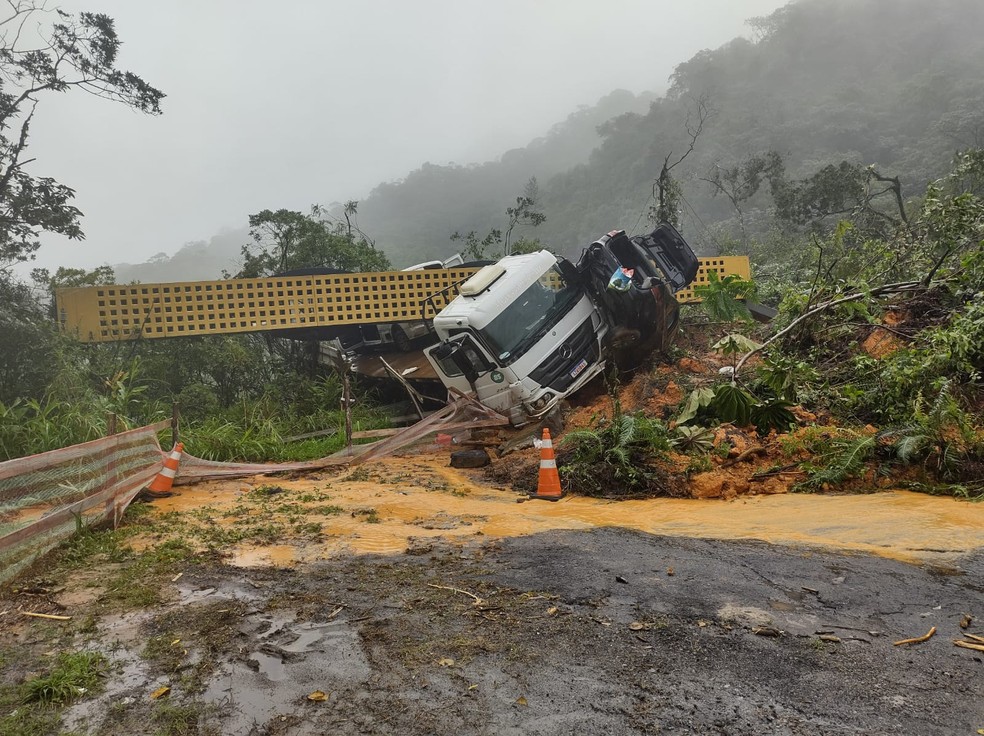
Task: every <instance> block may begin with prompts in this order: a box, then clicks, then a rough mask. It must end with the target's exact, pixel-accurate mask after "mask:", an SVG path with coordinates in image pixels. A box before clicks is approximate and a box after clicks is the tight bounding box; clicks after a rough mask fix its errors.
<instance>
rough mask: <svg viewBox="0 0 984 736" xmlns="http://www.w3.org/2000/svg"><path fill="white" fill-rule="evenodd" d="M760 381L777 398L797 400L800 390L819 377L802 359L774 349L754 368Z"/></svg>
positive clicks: (814, 369)
mask: <svg viewBox="0 0 984 736" xmlns="http://www.w3.org/2000/svg"><path fill="white" fill-rule="evenodd" d="M756 372H757V373H758V376H759V379H760V380H761V381H762V383H763V384H764V385H765V386H766V387H767V388H768V389H769V390H770V391H771V392H772V393H773V394H775V396H776V397H777V398H779V399H782V400H783V401H788V402H790V403H792V402H795V401H797V399H798V396H799V393H800V391H801V390H802V388H803V387H804V386H807V385H809V384H811V383H813V382H815V381H817V380H818V379H819V377H820V374H819V373H818V372H817V370H816V368H814V367H813V366H812V365H810V364H809V363H807V362H806V361H804V360H798V359H796V358H795V357H793V356H790V355H785V354H783V353H780V352H778V351H774V352H771V353H769V354H768V355H766V357H765V359H764V360H763V361H762V364H761V365H760V366H759V367H758V368H757V369H756Z"/></svg>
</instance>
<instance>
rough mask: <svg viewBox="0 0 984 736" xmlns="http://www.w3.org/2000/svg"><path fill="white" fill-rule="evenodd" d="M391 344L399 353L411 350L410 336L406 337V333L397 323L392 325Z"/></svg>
mask: <svg viewBox="0 0 984 736" xmlns="http://www.w3.org/2000/svg"><path fill="white" fill-rule="evenodd" d="M393 344H394V345H395V346H396V349H397V350H399V351H400V352H401V353H409V352H410V351H411V350H413V344H412V343H411V342H410V338H409V337H407V333H406V332H404V330H403V328H402V327H400V326H399V325H393Z"/></svg>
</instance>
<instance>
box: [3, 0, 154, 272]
mask: <svg viewBox="0 0 984 736" xmlns="http://www.w3.org/2000/svg"><path fill="white" fill-rule="evenodd" d="M10 5H11V7H10V8H9V9H8V11H7V13H6V14H5V18H4V20H3V21H0V28H2V29H3V33H2V34H0V76H2V78H3V80H4V84H3V87H2V88H0V170H2V171H3V172H4V173H3V175H2V176H0V271H2V270H4V269H5V268H6V267H7V266H9V265H10V264H11V263H14V262H17V261H26V260H30V259H32V258H33V257H34V253H35V251H37V249H38V248H39V247H40V241H39V237H40V234H41V233H42V232H49V233H57V234H60V235H63V236H65V237H67V238H70V239H73V240H81V239H82V238H83V234H82V228H81V225H80V222H79V220H80V218H81V216H82V213H81V212H80V211H79V209H78V208H77V207H75V206H74V205H72V204H71V202H72V199H73V198H74V195H75V192H74V191H73V190H72V189H71V188H70V187H67V186H64V185H63V184H59V183H58V182H56V181H55V180H54V179H51V178H49V177H43V176H41V177H39V176H34V175H32V174H30V173H28V169H29V168H30V167H27V166H25V165H26V164H28V163H30V162H31V161H33V158H28V155H27V144H28V140H29V130H30V126H31V121H32V119H33V117H34V113H35V110H36V107H37V105H38V103H39V102H40V101H41V100H42V99H43V98H44V97H45V96H48V95H55V94H59V93H64V92H68V91H71V90H82V91H85V92H89V93H90V94H93V95H95V96H97V97H102V98H105V99H110V100H114V101H116V102H121V103H123V104H124V105H126V106H127V107H130V108H133V109H135V110H140V111H142V112H146V113H151V114H159V113H160V102H161V100H162V99H163V97H164V94H163V93H162V92H161V91H160V90H158V89H155V88H154V87H152V86H150V85H149V84H147V83H146V82H145V81H144V80H142V79H141V78H140V77H138V76H137V75H136V74H133V73H132V72H124V71H122V70H120V69H118V68H117V67H116V62H117V56H118V52H119V47H120V40H119V38H118V37H117V35H116V29H115V27H114V24H113V20H112V19H111V18H109V17H108V16H106V15H101V14H95V13H80V14H78V15H73V14H70V13H66V12H63V11H60V10H59V11H51V10H48V9H47V8H45V7H44V5H43V4H42V3H34V2H15V3H11V4H10ZM25 28H31V29H32V31H34V33H32V34H30V36H29V34H28V33H22V32H21V31H22V30H23V29H25ZM38 36H40V38H38Z"/></svg>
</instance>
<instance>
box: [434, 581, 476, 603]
mask: <svg viewBox="0 0 984 736" xmlns="http://www.w3.org/2000/svg"><path fill="white" fill-rule="evenodd" d="M427 587H428V588H437V589H438V590H450V591H451V592H452V593H461V594H462V595H467V596H468V597H469V598H472V599H474V601H475V602H474V603H473V604H472V605H475V606H480V605H482V604H483V603H485V600H484V599H482V598H479V597H478V596H477V595H475V594H474V593H469V592H468V591H467V590H462V589H461V588H451V587H448V586H447V585H434V584H433V583H427Z"/></svg>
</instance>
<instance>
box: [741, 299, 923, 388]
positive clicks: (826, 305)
mask: <svg viewBox="0 0 984 736" xmlns="http://www.w3.org/2000/svg"><path fill="white" fill-rule="evenodd" d="M923 288H926V285H925V284H924V283H923V282H921V281H899V282H897V283H894V284H885V285H884V286H879V287H876V288H874V289H872V290H871V291H869V292H858V293H856V294H849V295H847V296H843V297H839V298H837V299H831V300H829V301H826V302H821V303H820V304H817V305H816V306H815V307H813V308H812V309H808V310H807V311H805V312H803V314H801V315H800V316H799V317H797V318H796V319H794V320H793V321H792V322H790V323H789V324H788V325H787V326H786V327H785V328H783V329H781V330H779V332H777V333H776V334H774V335H773V336H772V337H770V338H769V339H768V340H766V341H765V342H763V343H762V344H761V345H759V346H758V347H757V348H754V349H753V350H749V351H748V352H747V353H745V354H744V355H743V356H741V360H739V361H738V363H737V364H735V375H737V374H738V372H739V371H740V370H741V369H742V366H744V365H745V363H746V362H747V361H748V359H749V358H751V357H752V356H753V355H755V354H756V353H759V352H761V351H762V350H764V349H765V348H766V347H768V346H769V345H771V344H772V343H774V342H775V341H776V340H779V339H781V338H783V337H785V336H786V335H788V334H789V333H791V332H792V331H793V330H795V329H796V328H798V327H799V326H800V325H801V324H803V323H804V322H806V321H807V320H809V319H812V318H813V317H815V316H816V315H817V314H819V313H821V312H826V311H827V310H828V309H832V308H833V307H837V306H840V305H841V304H847V303H848V302H856V301H860V300H861V299H866V298H868V297H875V296H883V295H885V294H900V293H902V292H906V291H917V290H919V289H923Z"/></svg>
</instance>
